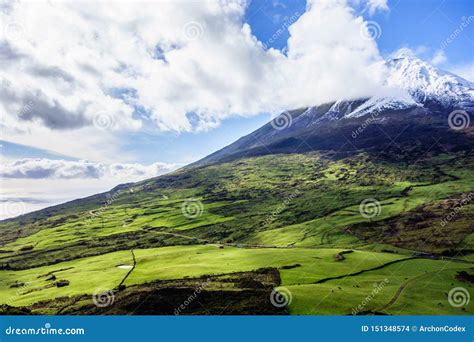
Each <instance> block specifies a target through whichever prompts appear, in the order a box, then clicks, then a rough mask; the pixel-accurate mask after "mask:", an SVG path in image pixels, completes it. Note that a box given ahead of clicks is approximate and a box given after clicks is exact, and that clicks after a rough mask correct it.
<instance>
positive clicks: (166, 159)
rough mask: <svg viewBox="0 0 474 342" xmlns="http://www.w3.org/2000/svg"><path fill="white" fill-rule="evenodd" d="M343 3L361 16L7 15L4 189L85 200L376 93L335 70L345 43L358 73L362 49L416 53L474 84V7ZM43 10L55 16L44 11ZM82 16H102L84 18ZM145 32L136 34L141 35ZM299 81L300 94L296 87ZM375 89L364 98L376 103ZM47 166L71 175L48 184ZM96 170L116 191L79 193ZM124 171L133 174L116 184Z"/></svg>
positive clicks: (102, 186) (168, 10) (192, 11)
mask: <svg viewBox="0 0 474 342" xmlns="http://www.w3.org/2000/svg"><path fill="white" fill-rule="evenodd" d="M324 1H328V0H315V3H321V2H324ZM333 2H334V1H333ZM339 4H340V8H342V9H349V11H350V14H347V13H346V12H344V11H339V12H337V13H336V12H331V11H329V12H327V13H328V14H327V15H326V13H322V12H321V13H320V14H318V11H326V10H327V8H325V7H324V6H321V5H319V7H318V6H317V5H314V6H313V7H311V6H309V7H308V4H307V3H306V0H292V1H290V0H288V1H283V0H259V1H256V0H254V1H250V2H249V3H248V5H247V6H242V3H235V4H231V5H229V6H227V7H226V6H225V5H224V6H221V7H217V6H214V5H213V4H212V2H203V3H199V2H193V3H188V2H182V3H180V2H175V3H167V4H166V5H162V4H161V3H160V4H148V5H147V6H151V8H147V7H146V6H141V7H139V6H133V5H120V6H114V7H113V8H112V7H110V6H109V5H107V4H106V3H103V4H100V5H98V4H92V3H91V4H88V5H87V6H89V7H87V6H85V5H84V6H76V5H74V4H73V3H70V4H55V5H54V6H53V5H51V4H46V3H45V4H42V5H38V4H34V5H33V4H31V3H30V4H28V3H23V2H18V3H14V4H12V5H11V7H9V6H6V7H4V8H3V9H2V12H1V13H0V15H1V16H3V17H5V16H6V18H3V19H5V22H7V23H10V24H8V25H7V26H6V29H5V30H4V32H3V34H4V40H0V48H1V49H0V54H2V53H3V54H5V56H0V57H2V58H3V59H2V61H6V62H7V63H6V64H5V65H6V67H5V68H4V75H3V77H2V86H5V88H7V89H8V91H9V93H8V94H9V95H8V96H9V99H8V100H0V109H1V111H2V115H4V116H3V117H2V120H3V121H2V122H0V124H1V125H2V127H1V128H2V130H3V131H4V132H3V133H2V134H1V135H0V146H1V147H0V148H1V151H2V154H1V158H2V161H3V163H4V164H5V165H7V166H6V168H8V172H9V176H8V177H7V178H6V179H3V180H2V181H3V188H4V189H7V190H6V192H8V193H9V195H8V196H12V194H13V195H17V196H19V193H20V192H21V189H22V186H24V187H27V185H23V184H27V183H28V182H30V183H29V185H28V187H30V188H32V187H33V188H34V187H35V186H36V185H37V184H40V183H41V182H40V181H39V180H38V179H37V178H35V176H33V177H30V176H27V175H26V173H27V174H28V175H37V174H53V175H56V176H55V177H56V178H54V179H49V180H48V181H50V182H49V183H44V184H42V185H38V188H35V192H37V193H38V194H42V193H47V192H48V191H55V190H54V189H56V188H57V186H58V185H57V184H59V183H58V182H62V183H61V184H62V185H61V186H63V187H66V188H67V187H68V186H70V185H71V186H74V187H75V190H71V192H70V195H69V197H68V198H71V199H72V198H75V197H76V196H79V195H81V196H82V195H87V194H90V193H95V192H98V191H103V190H106V189H107V188H109V187H112V186H113V185H115V184H116V183H118V182H123V181H127V180H137V179H143V178H147V177H151V176H154V175H156V174H160V173H163V172H167V171H169V170H171V169H174V168H176V167H179V166H180V165H184V164H187V163H190V162H193V161H196V160H198V159H200V158H202V157H204V156H206V155H208V154H210V153H212V152H214V151H216V150H218V149H220V148H222V147H225V146H226V145H228V144H230V143H232V142H233V141H235V140H237V139H238V138H240V137H241V136H243V135H246V134H248V133H250V132H252V131H253V130H255V129H257V128H259V127H260V126H262V125H263V124H265V123H266V122H268V121H269V120H270V119H271V118H272V117H273V116H274V115H276V114H277V113H278V111H279V110H280V111H281V110H284V109H292V108H294V107H297V106H304V105H312V104H315V103H319V102H324V101H325V100H326V101H327V100H328V99H332V98H338V97H340V96H341V91H340V90H341V89H342V88H343V85H344V84H345V82H347V79H348V78H350V79H351V82H354V84H358V85H360V88H364V87H365V84H366V83H367V79H365V78H364V77H367V75H366V72H365V71H364V70H353V71H354V72H352V70H351V72H350V73H349V74H346V75H344V74H341V73H340V72H339V69H341V70H342V69H345V67H346V65H345V64H344V63H345V62H344V61H343V64H341V65H339V66H338V65H337V64H331V63H332V61H331V54H332V53H333V51H332V50H331V49H329V50H327V51H326V50H324V51H319V50H318V49H320V47H323V48H325V47H326V48H327V46H332V45H334V44H335V45H337V44H341V42H345V43H344V44H346V45H348V47H347V51H349V52H351V51H354V58H352V56H351V54H350V53H349V55H348V56H349V58H348V59H347V60H346V62H347V63H346V64H348V65H349V64H350V63H351V62H352V59H354V60H358V61H359V64H357V65H360V63H362V64H363V63H364V61H365V59H366V58H365V57H366V55H364V56H361V55H359V56H358V55H357V54H358V53H359V51H365V52H364V53H365V54H368V55H369V56H370V58H377V56H378V57H380V56H381V57H382V58H388V57H389V56H390V55H391V54H393V53H394V52H396V51H398V50H399V49H402V48H403V49H405V50H407V51H408V49H409V51H410V53H412V54H415V55H417V56H418V57H420V58H422V59H424V60H427V61H431V62H432V63H433V64H436V66H437V67H439V68H441V69H445V70H448V71H451V72H454V73H457V74H459V75H461V76H463V77H465V78H468V79H469V78H470V80H471V81H474V79H473V78H474V77H473V74H474V2H473V1H469V0H450V1H447V0H419V1H415V0H388V1H385V0H347V3H346V4H344V3H343V2H342V1H339ZM32 6H42V7H41V8H40V9H37V10H36V11H31V7H32ZM127 6H128V7H127ZM309 8H312V10H309ZM81 11H83V12H84V11H86V12H87V11H88V12H93V13H95V16H87V17H81V16H78V15H77V14H78V13H81ZM310 11H311V13H309V12H310ZM40 12H41V15H38V13H40ZM58 15H59V17H60V19H58ZM318 15H319V16H318ZM331 15H332V16H333V17H328V16H331ZM304 17H306V21H304V22H303V20H300V19H301V18H304ZM359 17H362V18H363V20H364V22H363V25H367V26H369V27H372V28H373V29H375V34H374V36H373V37H371V38H370V39H369V41H367V40H364V39H361V37H360V34H359V33H358V32H355V33H354V32H351V29H350V28H351V27H352V28H354V27H358V26H357V25H359V26H360V25H362V24H361V21H360V20H359V19H358V18H359ZM48 18H54V20H55V26H54V27H53V26H51V25H47V23H46V22H48V21H49V20H53V19H48ZM78 18H82V19H80V20H79V19H78ZM84 18H86V19H84ZM111 18H115V19H114V20H112V19H111ZM117 18H119V19H118V20H116V19H117ZM137 18H140V20H137ZM331 18H334V19H331ZM61 20H62V21H61ZM87 20H88V21H87ZM120 20H121V21H120ZM133 20H136V21H135V23H136V25H135V27H132V26H131V25H129V23H130V22H133ZM318 20H319V21H321V22H320V23H319V24H318V22H315V21H318ZM325 20H327V21H325ZM338 20H346V21H347V22H341V23H339V22H337V21H338ZM354 25H355V26H354ZM39 26H41V27H42V30H38V29H37V27H39ZM58 27H60V30H58V29H57V28H58ZM341 27H342V28H341ZM288 28H290V31H291V35H290V32H289V30H288ZM344 30H346V31H344ZM352 31H354V29H352ZM333 32H334V34H332V33H333ZM338 35H339V36H338ZM66 36H67V37H68V39H67V40H65V39H64V37H66ZM252 36H253V37H252ZM254 37H255V38H254ZM348 37H350V38H348ZM2 39H3V38H2ZM289 39H290V41H291V44H292V45H291V44H290V45H291V48H290V47H289V46H288V41H289ZM347 39H349V40H347ZM352 40H354V43H352ZM321 42H322V43H321ZM318 44H319V45H318ZM344 44H343V45H344ZM351 49H352V50H351ZM262 51H263V53H262ZM301 56H303V57H304V58H300V57H301ZM313 57H314V59H313ZM298 58H299V59H298ZM370 58H369V59H370ZM20 60H21V62H22V63H17V62H18V61H20ZM295 60H298V61H299V62H298V63H293V62H292V61H295ZM91 61H93V63H91ZM15 63H17V64H15ZM318 63H321V65H333V67H328V68H327V69H324V70H322V71H321V70H320V72H322V73H323V74H322V75H317V73H313V72H314V70H316V69H317V68H315V69H314V68H313V67H314V64H318ZM312 64H313V65H312ZM267 69H268V70H270V72H268V70H267ZM273 69H275V71H273ZM276 70H278V71H276ZM349 70H350V67H349ZM272 72H273V73H272ZM333 73H334V75H333ZM282 75H283V76H282ZM18 76H21V77H18ZM306 77H308V79H306ZM324 79H326V80H331V83H332V81H334V80H335V81H334V83H335V84H340V85H341V86H340V87H339V88H340V89H339V92H338V91H336V92H335V93H334V94H333V93H331V90H327V91H328V92H329V93H327V94H326V93H325V94H323V95H321V96H320V94H319V93H318V91H322V92H325V91H326V89H325V88H324V81H322V82H320V83H323V85H322V88H317V89H316V88H315V89H313V90H312V91H313V93H309V92H308V93H307V90H308V88H311V87H307V86H306V82H308V84H314V80H318V81H319V80H324ZM18 80H21V82H20V83H18V82H19V81H18ZM282 80H283V81H284V82H283V83H279V82H281V81H282ZM288 80H289V81H291V82H293V83H292V84H290V86H289V87H288V89H285V88H284V87H285V85H286V83H288ZM273 83H275V85H274V84H273ZM369 83H370V82H369ZM374 84H375V83H374ZM375 86H376V84H375ZM367 87H368V88H367V89H362V90H361V93H364V91H370V89H369V86H367ZM355 88H357V87H355ZM130 89H132V90H130ZM293 91H294V93H293ZM332 91H334V89H333V90H332ZM344 95H345V94H344ZM356 95H357V94H352V96H356ZM287 98H288V99H287ZM313 100H314V101H315V103H312V101H313ZM2 101H5V102H4V103H2ZM25 158H26V159H28V158H37V159H41V160H37V161H35V162H32V163H29V162H25V161H24V159H25ZM22 159H23V162H20V163H19V164H18V160H22ZM52 160H64V161H65V162H64V163H62V162H61V163H54V162H51V161H52ZM82 160H87V161H88V163H86V164H84V163H79V161H82ZM68 162H77V163H76V164H71V163H69V164H68ZM15 163H17V164H15ZM91 163H92V164H91ZM45 165H46V166H45ZM111 165H115V166H113V167H112V166H111ZM45 167H46V168H57V169H55V170H49V171H51V172H39V171H38V172H37V173H36V174H35V170H40V169H42V168H45ZM91 168H94V170H96V171H97V172H99V171H100V172H103V174H104V177H105V178H107V179H106V180H104V179H105V178H104V179H94V180H93V181H94V182H95V181H98V182H96V183H94V184H92V183H91V184H89V186H84V187H83V188H84V189H83V191H82V192H81V191H78V190H77V188H78V183H83V184H85V183H84V182H85V179H84V178H87V177H89V176H88V175H89V174H94V175H96V174H98V173H97V172H95V173H90V172H89V171H90V170H91ZM25 170H28V171H25ZM104 170H105V171H104ZM118 170H127V172H124V173H122V174H121V177H115V176H116V175H117V174H118V173H119V172H118ZM22 172H23V173H22ZM28 172H29V173H28ZM100 172H99V173H100ZM11 175H20V176H21V177H20V178H18V177H17V176H11ZM58 175H60V176H58ZM64 175H66V176H64ZM76 175H78V176H77V177H78V178H77V182H76V180H75V177H76ZM111 175H113V176H111ZM15 177H17V178H15ZM54 182H56V183H54ZM12 189H14V190H12ZM47 189H49V190H47ZM51 189H53V190H51ZM68 191H69V190H67V189H65V190H64V192H68ZM0 195H1V194H0ZM66 197H67V196H66ZM63 199H64V196H61V200H63ZM53 202H54V201H52V202H51V203H53ZM35 208H36V207H35ZM0 216H1V213H0Z"/></svg>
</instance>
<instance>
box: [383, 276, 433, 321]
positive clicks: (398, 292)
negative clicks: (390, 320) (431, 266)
mask: <svg viewBox="0 0 474 342" xmlns="http://www.w3.org/2000/svg"><path fill="white" fill-rule="evenodd" d="M430 273H434V272H429V273H423V274H419V275H417V276H416V277H413V278H411V279H408V280H407V281H405V282H404V283H402V285H400V287H399V288H398V289H397V291H396V292H395V294H394V295H393V297H392V298H391V299H390V301H389V302H388V303H387V304H385V305H384V306H382V307H380V308H377V309H375V310H374V311H375V312H382V311H385V310H387V309H388V308H389V307H391V306H392V305H393V304H395V302H396V301H397V300H398V298H399V297H400V295H401V294H402V292H403V290H404V289H405V288H406V287H407V286H408V284H410V283H412V282H414V281H415V280H417V279H418V278H421V277H423V276H425V275H427V274H430Z"/></svg>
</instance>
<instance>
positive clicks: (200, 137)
mask: <svg viewBox="0 0 474 342" xmlns="http://www.w3.org/2000/svg"><path fill="white" fill-rule="evenodd" d="M388 6H389V11H381V12H377V13H375V14H374V15H372V16H371V15H369V13H368V12H367V11H364V6H363V4H359V5H356V6H354V8H355V11H356V12H357V13H358V14H359V15H362V16H364V17H365V18H366V19H367V20H371V21H375V22H377V23H378V24H379V25H380V27H381V34H380V37H378V39H377V44H378V47H379V50H380V52H381V53H382V54H383V55H384V56H387V55H389V54H391V53H393V52H394V51H396V50H398V49H400V48H402V47H408V48H411V49H413V50H415V51H416V52H417V53H419V55H420V57H422V58H424V59H427V60H430V59H431V58H432V57H433V55H434V54H435V52H436V51H437V50H439V49H440V46H441V44H442V42H443V41H445V40H446V38H447V37H449V36H450V35H451V34H453V32H454V31H455V30H456V29H457V28H459V26H460V25H461V23H462V20H463V18H465V17H468V16H469V15H473V14H474V2H472V1H469V0H450V1H443V0H425V1H412V0H395V1H388ZM305 9H306V1H305V0H295V1H283V0H262V1H251V2H250V5H249V6H248V7H247V9H246V12H245V16H244V21H245V22H247V23H248V24H249V25H250V27H251V30H252V33H253V34H254V35H255V36H256V37H257V38H258V39H259V40H260V41H261V42H264V43H265V44H266V45H267V47H268V48H270V47H271V48H276V49H279V50H282V51H284V50H285V49H286V47H287V45H286V43H287V39H288V37H289V33H288V30H287V27H288V25H289V24H292V22H293V21H294V20H296V19H297V18H298V17H299V16H300V15H301V14H303V13H304V12H305ZM285 23H286V24H285ZM279 29H281V30H283V31H284V33H283V34H279V35H277V36H276V38H275V36H274V35H275V32H277V31H278V30H279ZM272 36H274V38H275V39H272ZM473 45H474V25H469V26H468V27H467V28H466V29H464V31H463V32H462V34H460V35H459V36H458V37H456V39H455V40H454V41H453V42H452V43H450V44H448V45H447V46H446V48H445V49H444V53H445V55H446V58H447V61H445V62H443V63H442V64H441V65H440V67H445V68H446V69H448V70H449V69H454V70H456V67H457V66H462V65H468V64H469V63H473V61H474V48H473ZM270 118H271V116H270V115H269V114H268V113H267V114H266V113H262V114H261V115H256V116H253V117H247V118H238V117H234V118H230V119H226V120H224V121H223V122H222V123H221V124H220V126H219V127H217V128H214V129H210V130H207V131H205V132H197V133H196V132H183V133H176V132H171V133H169V132H161V131H160V130H158V129H156V127H147V129H146V131H147V133H143V132H133V133H130V132H125V133H122V137H123V139H124V140H126V141H127V143H126V144H124V146H123V150H124V151H126V152H131V153H133V154H134V156H136V159H135V161H136V162H139V163H153V162H155V161H161V162H166V163H188V162H191V161H194V160H196V159H197V158H201V157H203V156H205V155H207V154H209V153H212V152H213V151H215V150H217V149H219V148H222V147H224V146H226V145H227V144H229V143H231V142H232V141H234V140H236V139H238V138H239V137H241V136H242V135H245V134H248V133H250V132H251V131H252V130H254V129H256V128H258V127H259V126H261V125H262V124H264V123H265V122H266V121H268V120H269V119H270ZM2 145H3V153H4V155H6V156H8V157H11V158H15V157H28V156H29V157H45V158H51V157H52V156H56V157H57V155H56V154H54V153H49V152H46V151H45V152H44V153H42V152H41V150H37V149H34V148H28V147H24V148H22V147H21V145H20V146H19V145H14V144H8V143H5V142H4V143H3V144H2ZM69 158H75V157H74V156H69Z"/></svg>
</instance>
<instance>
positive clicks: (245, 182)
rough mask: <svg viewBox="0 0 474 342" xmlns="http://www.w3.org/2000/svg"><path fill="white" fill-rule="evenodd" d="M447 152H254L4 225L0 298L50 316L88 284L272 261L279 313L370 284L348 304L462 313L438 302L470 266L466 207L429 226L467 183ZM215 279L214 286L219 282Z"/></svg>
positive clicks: (130, 285) (321, 310) (241, 268)
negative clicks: (393, 159)
mask: <svg viewBox="0 0 474 342" xmlns="http://www.w3.org/2000/svg"><path fill="white" fill-rule="evenodd" d="M455 158H457V157H456V156H455V155H450V156H447V155H439V156H437V157H430V158H427V159H426V160H420V161H419V162H418V163H417V164H416V165H411V166H407V165H404V164H403V163H389V162H387V161H384V160H375V159H373V158H371V157H369V156H368V155H367V154H365V153H361V154H359V155H356V156H352V157H347V158H342V159H338V160H332V159H328V158H325V157H324V156H323V155H321V154H318V153H307V154H288V155H285V154H281V155H273V156H262V157H252V158H247V159H239V160H237V161H233V162H227V163H223V164H218V165H211V166H207V167H203V168H198V169H194V170H192V171H189V170H180V171H177V172H175V173H172V174H169V175H166V176H162V177H158V178H155V179H151V180H148V181H144V182H140V183H136V184H133V185H131V186H124V187H120V188H116V189H114V190H112V191H110V192H109V193H105V194H100V195H96V196H94V197H93V198H90V199H84V200H79V201H77V202H74V203H70V204H65V205H62V206H59V207H58V208H51V209H48V210H46V211H42V212H39V213H36V214H30V215H25V216H24V217H21V218H18V219H15V220H9V221H3V222H0V229H2V232H3V234H2V239H1V241H0V242H1V247H0V265H1V269H0V298H1V303H0V304H7V305H8V306H9V307H28V308H29V310H32V312H34V313H42V312H47V313H55V311H54V310H52V309H51V310H49V309H48V305H49V304H48V303H49V302H51V303H53V302H54V303H56V304H57V303H61V301H65V300H66V299H65V298H69V299H71V298H75V297H80V296H83V297H82V299H81V303H84V305H86V304H89V305H90V304H91V297H92V294H93V293H95V292H97V291H99V290H112V289H114V290H115V291H118V290H120V291H123V288H124V287H123V285H124V286H125V288H126V291H131V292H133V291H135V290H136V291H142V290H139V289H142V287H140V286H148V285H150V284H154V283H156V282H160V281H161V282H163V281H169V280H180V281H182V282H185V279H200V278H202V277H206V276H208V275H214V276H217V275H229V276H230V275H232V274H236V273H238V272H250V271H257V270H262V269H273V270H276V272H277V274H278V278H279V279H278V281H279V284H280V286H281V287H284V288H286V289H288V290H289V291H290V293H291V295H292V300H291V303H288V304H289V305H288V310H289V312H290V313H291V314H351V313H352V310H353V309H354V308H356V307H358V305H360V304H361V303H363V302H364V299H365V298H366V297H367V296H369V295H371V293H372V291H373V289H374V287H377V286H381V285H380V284H383V288H382V289H381V290H380V291H378V293H377V295H375V296H373V298H371V300H370V301H369V302H368V303H366V304H364V305H363V310H359V311H363V312H369V313H375V312H376V313H386V314H397V315H398V314H466V313H471V314H472V312H473V307H472V303H470V304H467V305H466V306H464V307H461V308H455V307H453V306H451V305H449V303H448V301H447V298H446V296H447V293H448V292H449V290H450V289H452V288H453V287H456V286H458V287H459V286H460V287H464V288H467V289H468V290H471V289H472V282H470V281H469V279H470V278H469V276H468V277H464V278H459V274H458V273H459V272H461V271H464V272H467V274H468V275H470V272H472V267H473V266H472V261H473V258H474V257H473V250H474V249H473V248H472V247H473V242H474V238H473V236H474V231H473V226H472V215H473V212H472V206H471V205H470V204H469V203H468V204H464V206H463V207H462V210H456V215H453V217H452V218H450V221H449V222H448V224H447V225H446V226H443V227H441V226H440V222H441V220H442V219H443V218H444V217H445V216H446V215H447V214H449V213H450V212H452V211H453V210H454V208H457V207H458V206H459V204H457V203H459V201H461V199H462V198H463V197H462V196H465V195H466V194H469V193H470V192H472V191H473V190H474V172H472V171H471V170H473V169H474V168H473V166H474V163H472V162H471V161H470V159H467V160H465V161H464V163H463V165H462V166H459V165H457V164H456V163H454V162H453V161H454V160H455ZM367 199H371V200H374V201H376V202H377V203H378V204H377V206H378V207H377V208H376V211H377V212H376V214H375V215H373V216H371V217H367V216H364V215H361V212H360V203H361V202H362V201H363V200H367ZM446 237H448V239H447V238H446ZM446 240H449V241H448V242H449V243H450V244H451V245H449V244H448V242H446ZM132 251H133V254H132ZM445 256H449V257H452V259H443V257H445ZM462 260H464V261H468V262H462ZM124 265H125V266H134V268H133V269H132V270H130V269H129V268H123V267H122V268H121V267H118V266H124ZM471 277H472V275H471ZM222 279H224V278H222ZM222 279H221V280H219V281H221V285H216V288H226V289H227V290H229V286H228V284H227V285H225V284H226V282H225V280H222ZM66 281H67V282H66ZM219 281H217V280H216V284H217V283H218V282H219ZM256 283H258V282H256V281H253V284H254V285H255V284H256ZM119 284H122V288H120V289H119ZM374 284H375V286H374ZM224 285H225V286H224ZM257 285H258V284H257ZM257 285H255V286H257ZM150 286H151V285H150ZM252 286H253V285H252ZM259 286H260V285H259ZM277 288H278V287H277ZM400 288H401V290H400ZM229 291H239V288H230V290H229ZM84 296H85V297H84ZM394 297H395V299H394ZM69 299H68V300H69ZM392 300H393V302H391V301H392ZM48 301H49V302H48ZM45 303H46V304H45ZM55 308H56V306H55ZM55 310H56V309H55ZM6 312H8V308H7V309H6ZM79 312H80V311H79Z"/></svg>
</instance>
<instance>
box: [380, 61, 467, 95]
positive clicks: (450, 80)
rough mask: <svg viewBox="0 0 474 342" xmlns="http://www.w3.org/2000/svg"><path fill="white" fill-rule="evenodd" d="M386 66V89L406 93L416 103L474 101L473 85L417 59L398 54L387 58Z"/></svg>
mask: <svg viewBox="0 0 474 342" xmlns="http://www.w3.org/2000/svg"><path fill="white" fill-rule="evenodd" d="M386 65H387V67H388V69H389V75H388V79H387V86H389V87H396V88H401V89H405V90H407V91H408V92H409V93H410V95H411V96H412V97H413V99H414V100H415V101H416V102H418V103H423V102H425V101H426V100H427V99H432V100H436V101H438V102H441V103H446V102H447V103H453V102H462V101H465V100H473V99H474V85H473V83H471V82H469V81H467V80H465V79H463V78H461V77H459V76H456V75H453V74H451V73H449V72H447V71H443V70H440V69H437V68H435V67H434V66H432V65H430V64H429V63H427V62H425V61H422V60H421V59H419V58H416V57H413V56H408V55H401V56H398V57H395V58H393V59H390V60H389V61H387V63H386Z"/></svg>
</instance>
